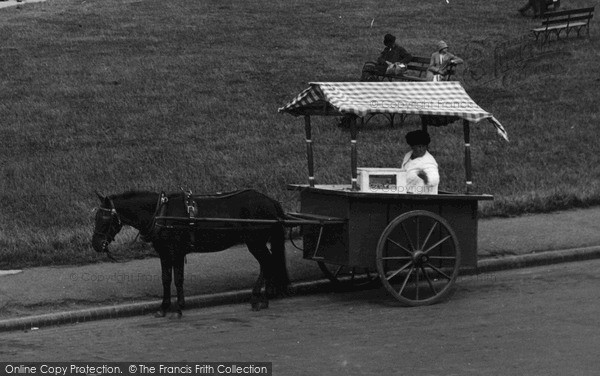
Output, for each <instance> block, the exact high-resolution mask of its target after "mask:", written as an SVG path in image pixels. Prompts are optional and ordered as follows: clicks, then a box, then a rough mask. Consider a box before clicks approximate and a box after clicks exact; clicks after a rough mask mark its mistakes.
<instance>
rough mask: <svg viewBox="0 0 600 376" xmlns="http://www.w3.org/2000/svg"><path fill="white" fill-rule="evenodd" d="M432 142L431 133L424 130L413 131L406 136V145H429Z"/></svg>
mask: <svg viewBox="0 0 600 376" xmlns="http://www.w3.org/2000/svg"><path fill="white" fill-rule="evenodd" d="M430 142H431V138H430V137H429V133H427V132H425V131H423V130H417V131H412V132H408V133H407V134H406V143H407V144H409V145H410V146H414V145H429V143H430Z"/></svg>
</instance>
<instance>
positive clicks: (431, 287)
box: [421, 266, 437, 295]
mask: <svg viewBox="0 0 600 376" xmlns="http://www.w3.org/2000/svg"><path fill="white" fill-rule="evenodd" d="M421 271H423V275H424V276H425V279H427V284H428V285H429V288H430V289H431V291H433V294H434V295H437V290H436V289H435V287H434V286H433V282H431V278H429V275H427V272H426V271H425V268H424V267H423V266H421Z"/></svg>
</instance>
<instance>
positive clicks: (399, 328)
mask: <svg viewBox="0 0 600 376" xmlns="http://www.w3.org/2000/svg"><path fill="white" fill-rule="evenodd" d="M598 270H600V260H592V261H586V262H576V263H565V264H558V265H552V266H548V267H538V268H530V269H517V270H511V271H505V272H499V273H492V274H485V275H479V276H472V277H462V279H461V280H459V281H458V284H457V291H456V292H455V294H454V295H453V297H452V299H451V300H450V301H448V302H445V303H443V304H438V305H435V306H428V307H420V308H404V307H397V305H396V302H395V301H393V300H392V299H391V298H390V297H389V296H388V295H387V294H386V293H385V292H384V291H383V290H382V289H379V290H370V291H361V292H352V293H344V294H321V295H313V296H307V297H306V296H305V297H296V298H289V299H283V300H277V301H273V302H272V304H271V307H270V308H269V309H267V310H264V311H261V312H251V311H250V310H249V307H248V306H247V305H246V304H239V305H228V306H218V307H213V308H203V309H195V310H190V311H187V312H186V314H185V316H184V318H183V319H181V320H177V319H173V318H172V319H156V318H153V317H151V316H142V317H135V318H128V319H119V320H104V321H96V322H89V323H84V324H76V325H70V326H63V327H58V328H48V329H39V330H34V331H29V332H12V333H5V334H3V335H2V336H3V340H2V341H1V342H0V358H1V359H5V360H10V361H12V362H17V361H32V360H39V361H51V360H64V361H75V360H79V361H109V360H115V361H118V360H122V361H190V362H191V361H238V362H239V361H254V362H258V361H270V362H273V365H274V374H275V375H372V374H380V375H442V374H443V375H461V376H464V375H478V376H481V375H494V376H497V375H528V376H532V375H543V376H550V375H561V376H563V375H597V374H598V367H597V366H598V349H599V348H600V315H598V312H599V311H600V299H599V298H600V273H599V272H598Z"/></svg>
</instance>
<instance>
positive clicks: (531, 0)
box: [519, 0, 560, 18]
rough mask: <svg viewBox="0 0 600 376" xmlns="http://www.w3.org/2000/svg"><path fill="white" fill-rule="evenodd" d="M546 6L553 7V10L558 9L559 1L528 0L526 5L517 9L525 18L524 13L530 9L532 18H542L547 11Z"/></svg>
mask: <svg viewBox="0 0 600 376" xmlns="http://www.w3.org/2000/svg"><path fill="white" fill-rule="evenodd" d="M548 5H553V7H554V10H556V9H558V8H559V7H560V0H553V1H551V2H550V1H547V0H528V1H527V4H525V5H524V6H523V7H522V8H521V9H519V13H521V15H523V16H525V13H526V12H527V11H528V10H529V9H530V8H531V9H533V18H537V17H542V16H544V14H545V13H546V12H547V11H548Z"/></svg>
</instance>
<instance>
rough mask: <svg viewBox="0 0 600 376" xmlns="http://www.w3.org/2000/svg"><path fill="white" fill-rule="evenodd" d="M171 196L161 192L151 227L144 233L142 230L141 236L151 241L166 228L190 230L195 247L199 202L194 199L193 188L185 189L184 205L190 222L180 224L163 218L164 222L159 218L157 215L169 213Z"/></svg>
mask: <svg viewBox="0 0 600 376" xmlns="http://www.w3.org/2000/svg"><path fill="white" fill-rule="evenodd" d="M168 203H169V198H168V197H167V195H166V194H165V192H161V193H160V195H159V197H158V202H157V204H156V210H155V211H154V216H153V217H152V222H151V224H150V226H149V228H148V229H147V230H146V231H145V233H144V234H142V233H141V231H140V238H141V239H142V240H143V241H145V242H151V241H152V240H154V239H155V238H156V237H157V235H158V233H159V232H160V231H162V230H164V229H166V230H183V231H186V230H187V231H189V243H190V247H193V245H194V243H195V241H196V238H195V233H194V225H195V224H196V223H195V222H194V218H196V217H197V216H198V204H197V203H196V201H195V200H194V197H193V194H192V191H191V190H187V191H183V205H184V207H185V209H186V213H187V218H188V219H189V222H187V224H185V223H182V224H180V225H176V224H173V223H169V224H167V223H166V222H167V221H166V220H165V219H163V220H162V223H161V222H159V221H158V220H157V217H165V216H166V214H167V208H168Z"/></svg>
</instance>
